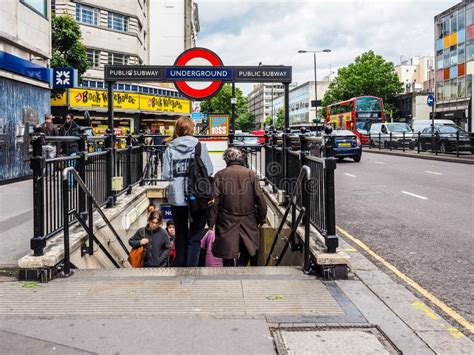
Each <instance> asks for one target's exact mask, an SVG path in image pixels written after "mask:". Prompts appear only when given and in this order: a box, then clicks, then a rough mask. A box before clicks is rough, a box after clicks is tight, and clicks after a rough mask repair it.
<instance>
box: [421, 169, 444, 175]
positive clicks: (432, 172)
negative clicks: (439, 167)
mask: <svg viewBox="0 0 474 355" xmlns="http://www.w3.org/2000/svg"><path fill="white" fill-rule="evenodd" d="M425 173H428V174H435V175H443V174H441V173H437V172H436V171H429V170H425Z"/></svg>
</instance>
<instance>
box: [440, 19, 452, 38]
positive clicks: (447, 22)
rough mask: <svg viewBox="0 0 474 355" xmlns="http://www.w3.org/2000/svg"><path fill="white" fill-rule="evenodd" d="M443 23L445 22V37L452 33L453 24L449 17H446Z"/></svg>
mask: <svg viewBox="0 0 474 355" xmlns="http://www.w3.org/2000/svg"><path fill="white" fill-rule="evenodd" d="M442 21H443V37H444V36H447V35H449V34H450V33H451V32H450V31H451V30H450V27H451V26H450V24H451V22H450V21H449V17H445V18H444V19H443V20H442Z"/></svg>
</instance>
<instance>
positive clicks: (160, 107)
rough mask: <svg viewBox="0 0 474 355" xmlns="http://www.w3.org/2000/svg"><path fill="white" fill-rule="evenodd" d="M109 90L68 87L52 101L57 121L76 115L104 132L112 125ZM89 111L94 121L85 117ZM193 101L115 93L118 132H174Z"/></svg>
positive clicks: (115, 125) (98, 131) (88, 124)
mask: <svg viewBox="0 0 474 355" xmlns="http://www.w3.org/2000/svg"><path fill="white" fill-rule="evenodd" d="M107 100H108V93H107V91H106V90H96V89H89V88H74V89H68V90H67V91H65V92H64V93H63V94H62V95H60V96H59V97H58V98H55V99H54V100H51V107H52V108H51V109H52V113H53V115H54V116H55V123H57V124H61V123H62V122H63V119H64V116H65V115H66V113H68V112H71V113H73V114H74V116H75V118H76V121H77V123H78V124H79V125H81V126H87V127H92V129H93V131H94V134H96V135H102V134H104V133H105V131H106V130H107V128H108V120H107ZM86 111H87V112H89V115H90V120H89V121H88V120H86V119H85V118H84V113H85V112H86ZM190 111H191V102H190V101H189V100H185V99H177V98H169V97H165V96H158V95H143V94H138V93H128V92H115V93H114V131H115V134H116V135H126V134H129V133H132V134H137V133H139V132H140V131H142V132H147V133H155V132H157V131H160V132H161V133H162V134H166V135H168V134H172V133H173V127H174V123H175V121H176V119H177V118H178V117H179V116H189V115H190Z"/></svg>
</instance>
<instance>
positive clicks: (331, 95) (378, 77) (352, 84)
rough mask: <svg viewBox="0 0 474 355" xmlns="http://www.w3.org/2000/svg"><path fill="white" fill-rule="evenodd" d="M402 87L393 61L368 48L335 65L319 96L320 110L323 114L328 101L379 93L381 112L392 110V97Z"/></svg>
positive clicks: (377, 94) (330, 102)
mask: <svg viewBox="0 0 474 355" xmlns="http://www.w3.org/2000/svg"><path fill="white" fill-rule="evenodd" d="M402 90H403V83H402V82H401V81H400V80H399V78H398V75H397V73H396V72H395V67H394V66H393V63H392V62H387V61H386V60H385V59H384V58H383V57H382V56H380V55H377V54H375V53H374V52H373V51H371V50H370V51H368V52H365V53H363V54H361V55H360V56H358V57H356V58H355V61H354V63H352V64H349V65H348V66H347V67H343V68H341V69H339V71H338V73H337V76H336V78H334V80H333V81H331V83H330V84H329V87H328V90H327V91H326V94H325V95H324V98H323V100H322V106H323V107H324V109H323V110H322V114H323V117H324V116H325V113H326V110H325V107H326V106H327V105H329V104H332V103H335V102H338V101H344V100H347V99H350V98H351V97H355V96H364V95H372V96H377V97H381V98H382V99H383V101H384V109H385V112H390V111H395V105H394V97H395V95H396V94H397V93H399V92H401V91H402Z"/></svg>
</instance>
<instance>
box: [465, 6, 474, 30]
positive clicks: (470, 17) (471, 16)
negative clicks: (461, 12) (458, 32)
mask: <svg viewBox="0 0 474 355" xmlns="http://www.w3.org/2000/svg"><path fill="white" fill-rule="evenodd" d="M473 23H474V7H471V8H469V9H466V27H467V26H469V25H472V24H473Z"/></svg>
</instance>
